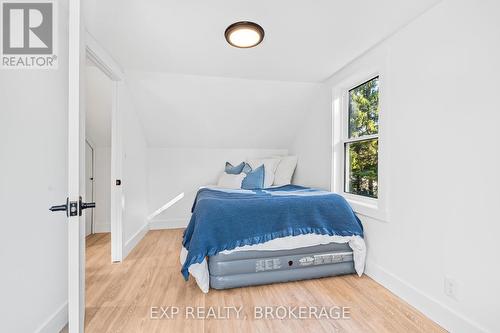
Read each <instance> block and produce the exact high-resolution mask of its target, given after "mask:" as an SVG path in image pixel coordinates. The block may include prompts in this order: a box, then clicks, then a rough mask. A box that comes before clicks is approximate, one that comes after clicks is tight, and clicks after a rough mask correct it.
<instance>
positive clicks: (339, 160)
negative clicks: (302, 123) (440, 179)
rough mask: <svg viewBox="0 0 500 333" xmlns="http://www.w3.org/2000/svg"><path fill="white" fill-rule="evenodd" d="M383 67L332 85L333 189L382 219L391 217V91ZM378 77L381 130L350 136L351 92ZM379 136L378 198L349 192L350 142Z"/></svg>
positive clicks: (357, 207)
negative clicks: (388, 138) (388, 132)
mask: <svg viewBox="0 0 500 333" xmlns="http://www.w3.org/2000/svg"><path fill="white" fill-rule="evenodd" d="M383 72H384V71H383V70H380V69H372V70H364V71H363V70H361V71H358V73H355V74H352V75H350V76H348V77H347V78H345V79H344V80H342V81H340V82H338V83H337V84H334V85H333V87H332V97H333V99H332V177H331V180H332V183H331V191H333V192H336V193H338V194H340V195H342V196H343V197H344V198H345V199H346V200H347V201H348V202H349V204H350V205H351V207H352V208H353V210H354V211H355V212H356V213H357V214H358V215H363V216H367V217H370V218H373V219H375V220H379V221H387V220H388V212H387V207H386V201H387V195H388V186H387V185H388V184H387V180H386V175H387V170H386V160H387V157H386V155H387V154H386V151H387V142H386V140H385V135H386V129H387V113H388V109H387V107H388V105H387V103H386V100H387V96H388V94H387V93H388V92H387V90H386V87H387V84H386V75H384V73H383ZM376 77H378V80H379V82H378V84H379V87H378V89H379V107H380V112H379V118H378V133H377V134H373V135H364V136H361V137H357V138H349V91H350V90H352V89H354V88H356V87H358V86H360V85H362V84H364V83H366V82H369V81H370V80H372V79H374V78H376ZM370 139H378V175H377V176H378V181H377V187H378V192H377V195H378V198H371V197H368V196H362V195H357V194H353V193H349V192H347V191H346V184H347V182H346V177H347V174H348V173H347V165H348V161H347V156H346V155H347V154H346V145H347V144H349V143H352V142H359V141H366V140H370Z"/></svg>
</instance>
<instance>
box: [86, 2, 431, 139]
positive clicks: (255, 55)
mask: <svg viewBox="0 0 500 333" xmlns="http://www.w3.org/2000/svg"><path fill="white" fill-rule="evenodd" d="M437 2H439V1H438V0H378V1H372V0H314V1H303V0H301V1H299V0H272V1H269V0H253V1H243V0H240V1H236V0H211V1H206V0H205V1H204V0H190V1H180V0H177V1H173V0H147V1H144V0H142V1H139V0H106V1H97V0H86V1H84V2H83V7H84V21H85V24H86V28H87V30H88V31H89V32H90V33H91V34H92V35H93V36H94V37H95V39H96V40H97V41H98V42H99V43H100V44H101V45H102V46H103V47H104V48H105V49H106V50H107V51H108V52H109V53H110V54H111V55H112V57H114V58H115V59H116V60H117V62H118V63H119V64H120V65H121V66H122V67H123V68H125V70H126V71H127V73H128V74H129V75H128V84H129V85H130V88H131V93H132V96H133V100H134V103H135V106H136V109H137V111H138V113H139V117H140V119H141V121H142V123H143V126H144V129H145V134H146V137H147V139H148V141H149V144H150V145H151V146H176V147H182V146H186V147H190V146H207V147H219V148H220V147H231V148H238V147H250V146H251V147H253V148H259V147H261V146H262V147H265V148H279V147H282V146H286V145H289V144H291V140H292V139H293V137H294V135H295V132H296V130H297V129H298V126H300V119H303V118H304V117H305V115H306V114H307V112H308V103H310V99H311V96H314V94H317V93H318V92H317V90H318V89H319V88H318V85H317V83H318V82H321V81H323V80H324V79H326V78H327V77H329V76H330V75H331V74H333V73H334V72H336V71H337V70H339V69H340V68H342V67H343V66H344V65H346V64H347V63H348V62H349V61H351V60H353V59H354V58H355V57H357V56H359V55H360V54H362V53H363V52H364V51H366V50H367V49H368V48H370V47H371V46H373V45H375V44H376V43H377V42H379V41H380V40H382V39H383V38H385V37H387V36H388V35H390V34H391V33H393V32H395V31H397V30H398V29H399V28H400V27H402V26H404V25H405V24H406V23H408V22H409V21H411V20H412V19H414V18H415V17H417V16H418V15H419V14H421V13H422V12H423V11H425V10H426V9H428V8H430V7H431V6H432V5H434V4H435V3H437ZM239 20H250V21H255V22H257V23H259V24H260V25H262V27H263V28H264V29H265V31H266V36H265V39H264V41H263V43H262V44H261V45H259V46H258V47H256V48H252V49H236V48H233V47H231V46H229V45H228V44H227V43H226V41H225V39H224V30H225V29H226V27H227V26H228V25H230V24H231V23H233V22H236V21H239ZM305 82H309V83H305ZM315 90H316V92H314V91H315Z"/></svg>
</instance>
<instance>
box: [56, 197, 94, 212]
mask: <svg viewBox="0 0 500 333" xmlns="http://www.w3.org/2000/svg"><path fill="white" fill-rule="evenodd" d="M87 208H95V202H83V201H82V197H80V201H79V202H76V201H71V202H70V201H69V199H66V204H65V205H56V206H52V207H50V208H49V210H50V211H51V212H66V215H67V216H77V215H78V212H79V213H80V216H81V215H82V211H83V210H84V209H87Z"/></svg>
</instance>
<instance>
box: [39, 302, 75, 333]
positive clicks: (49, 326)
mask: <svg viewBox="0 0 500 333" xmlns="http://www.w3.org/2000/svg"><path fill="white" fill-rule="evenodd" d="M66 324H68V302H65V303H64V304H63V305H61V306H60V307H59V308H58V309H57V311H56V312H54V313H53V314H52V315H51V316H50V317H49V318H47V320H46V321H45V322H44V323H43V324H42V325H41V326H40V327H39V328H38V329H37V330H36V331H35V332H37V333H54V332H57V333H58V332H60V331H61V330H62V329H63V328H64V326H66Z"/></svg>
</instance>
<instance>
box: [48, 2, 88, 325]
mask: <svg viewBox="0 0 500 333" xmlns="http://www.w3.org/2000/svg"><path fill="white" fill-rule="evenodd" d="M80 8H81V7H80V0H70V1H69V21H68V44H69V45H68V123H67V124H68V126H67V133H68V136H67V140H68V150H67V159H68V160H67V175H68V198H67V200H66V203H65V204H62V205H58V206H53V207H51V210H52V211H65V212H66V216H67V222H68V223H67V224H68V327H69V333H79V332H83V331H84V319H85V299H84V295H85V213H84V211H85V210H86V209H87V208H93V207H95V204H94V203H85V202H83V200H82V197H83V198H85V107H84V105H83V102H84V99H83V98H81V96H84V94H83V93H82V91H81V89H82V88H83V86H84V85H83V84H80V79H82V78H83V79H84V77H83V75H84V73H85V72H84V71H83V70H82V68H84V62H85V46H84V45H85V44H84V41H83V38H82V35H83V34H82V26H81V9H80Z"/></svg>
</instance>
